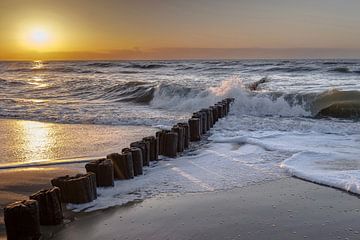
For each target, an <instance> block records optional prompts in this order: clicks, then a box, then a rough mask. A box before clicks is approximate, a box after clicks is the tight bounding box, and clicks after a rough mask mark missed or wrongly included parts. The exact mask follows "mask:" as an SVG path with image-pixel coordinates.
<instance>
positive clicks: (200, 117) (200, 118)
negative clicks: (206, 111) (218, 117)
mask: <svg viewBox="0 0 360 240" xmlns="http://www.w3.org/2000/svg"><path fill="white" fill-rule="evenodd" d="M192 118H198V119H199V121H200V126H199V127H200V136H201V135H202V134H203V122H204V121H203V115H202V114H201V113H199V112H194V113H193V115H192Z"/></svg>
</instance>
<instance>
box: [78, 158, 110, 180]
mask: <svg viewBox="0 0 360 240" xmlns="http://www.w3.org/2000/svg"><path fill="white" fill-rule="evenodd" d="M85 169H86V171H87V172H93V173H95V175H96V186H98V187H111V186H114V166H113V162H112V161H111V160H110V159H106V158H102V159H98V160H94V161H91V162H89V163H87V164H86V165H85Z"/></svg>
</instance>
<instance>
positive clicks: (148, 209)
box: [47, 177, 360, 240]
mask: <svg viewBox="0 0 360 240" xmlns="http://www.w3.org/2000/svg"><path fill="white" fill-rule="evenodd" d="M359 209H360V205H359V199H358V197H357V196H354V195H351V194H348V193H346V192H344V191H340V190H337V189H333V188H329V187H325V186H320V185H317V184H313V183H310V182H306V181H303V180H299V179H296V178H290V177H289V178H283V179H280V180H275V181H270V182H266V183H261V184H256V185H252V186H248V187H244V188H238V189H233V190H228V191H218V192H209V193H191V194H184V195H167V196H164V195H161V196H158V197H155V198H151V199H146V200H145V201H143V202H140V203H134V204H128V205H126V206H123V207H115V208H111V209H107V210H102V211H96V212H92V213H89V214H80V215H78V218H76V220H75V221H73V222H71V223H68V224H65V225H64V226H63V227H62V228H60V229H59V228H57V229H56V230H54V229H52V230H51V229H50V230H49V229H47V232H51V231H55V234H54V235H53V236H52V237H51V238H50V239H57V240H58V239H87V240H91V239H154V240H155V239H156V240H158V239H318V240H319V239H324V240H325V239H327V240H328V239H359V238H360V234H359V231H360V221H359V220H358V218H359V214H360V210H359ZM47 234H48V233H47ZM48 237H49V235H48Z"/></svg>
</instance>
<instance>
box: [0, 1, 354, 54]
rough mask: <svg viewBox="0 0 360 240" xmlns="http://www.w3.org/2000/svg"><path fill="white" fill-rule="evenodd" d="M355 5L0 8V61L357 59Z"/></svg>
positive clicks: (37, 4) (0, 4) (6, 4)
mask: <svg viewBox="0 0 360 240" xmlns="http://www.w3.org/2000/svg"><path fill="white" fill-rule="evenodd" d="M359 9H360V1H359V0H301V1H300V0H222V1H217V0H197V1H196V0H194V1H190V0H167V1H166V0H163V1H161V0H142V1H141V0H117V1H115V0H101V1H100V0H93V1H92V0H76V1H74V0H61V1H59V0H33V1H31V0H1V1H0V59H1V60H28V59H30V60H31V59H44V60H48V59H53V60H63V59H76V60H77V59H198V58H210V59H211V58H220V59H226V58H230V59H233V58H239V59H241V58H360V27H359V26H360V14H359V13H358V11H359Z"/></svg>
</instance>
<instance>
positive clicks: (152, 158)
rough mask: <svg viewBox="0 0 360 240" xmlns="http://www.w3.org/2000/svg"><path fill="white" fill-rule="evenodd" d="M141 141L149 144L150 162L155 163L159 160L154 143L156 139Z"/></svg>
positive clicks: (150, 138) (147, 138)
mask: <svg viewBox="0 0 360 240" xmlns="http://www.w3.org/2000/svg"><path fill="white" fill-rule="evenodd" d="M143 141H144V142H148V143H149V144H150V161H157V160H158V159H159V149H158V144H157V142H156V137H154V136H150V137H144V138H143Z"/></svg>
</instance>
